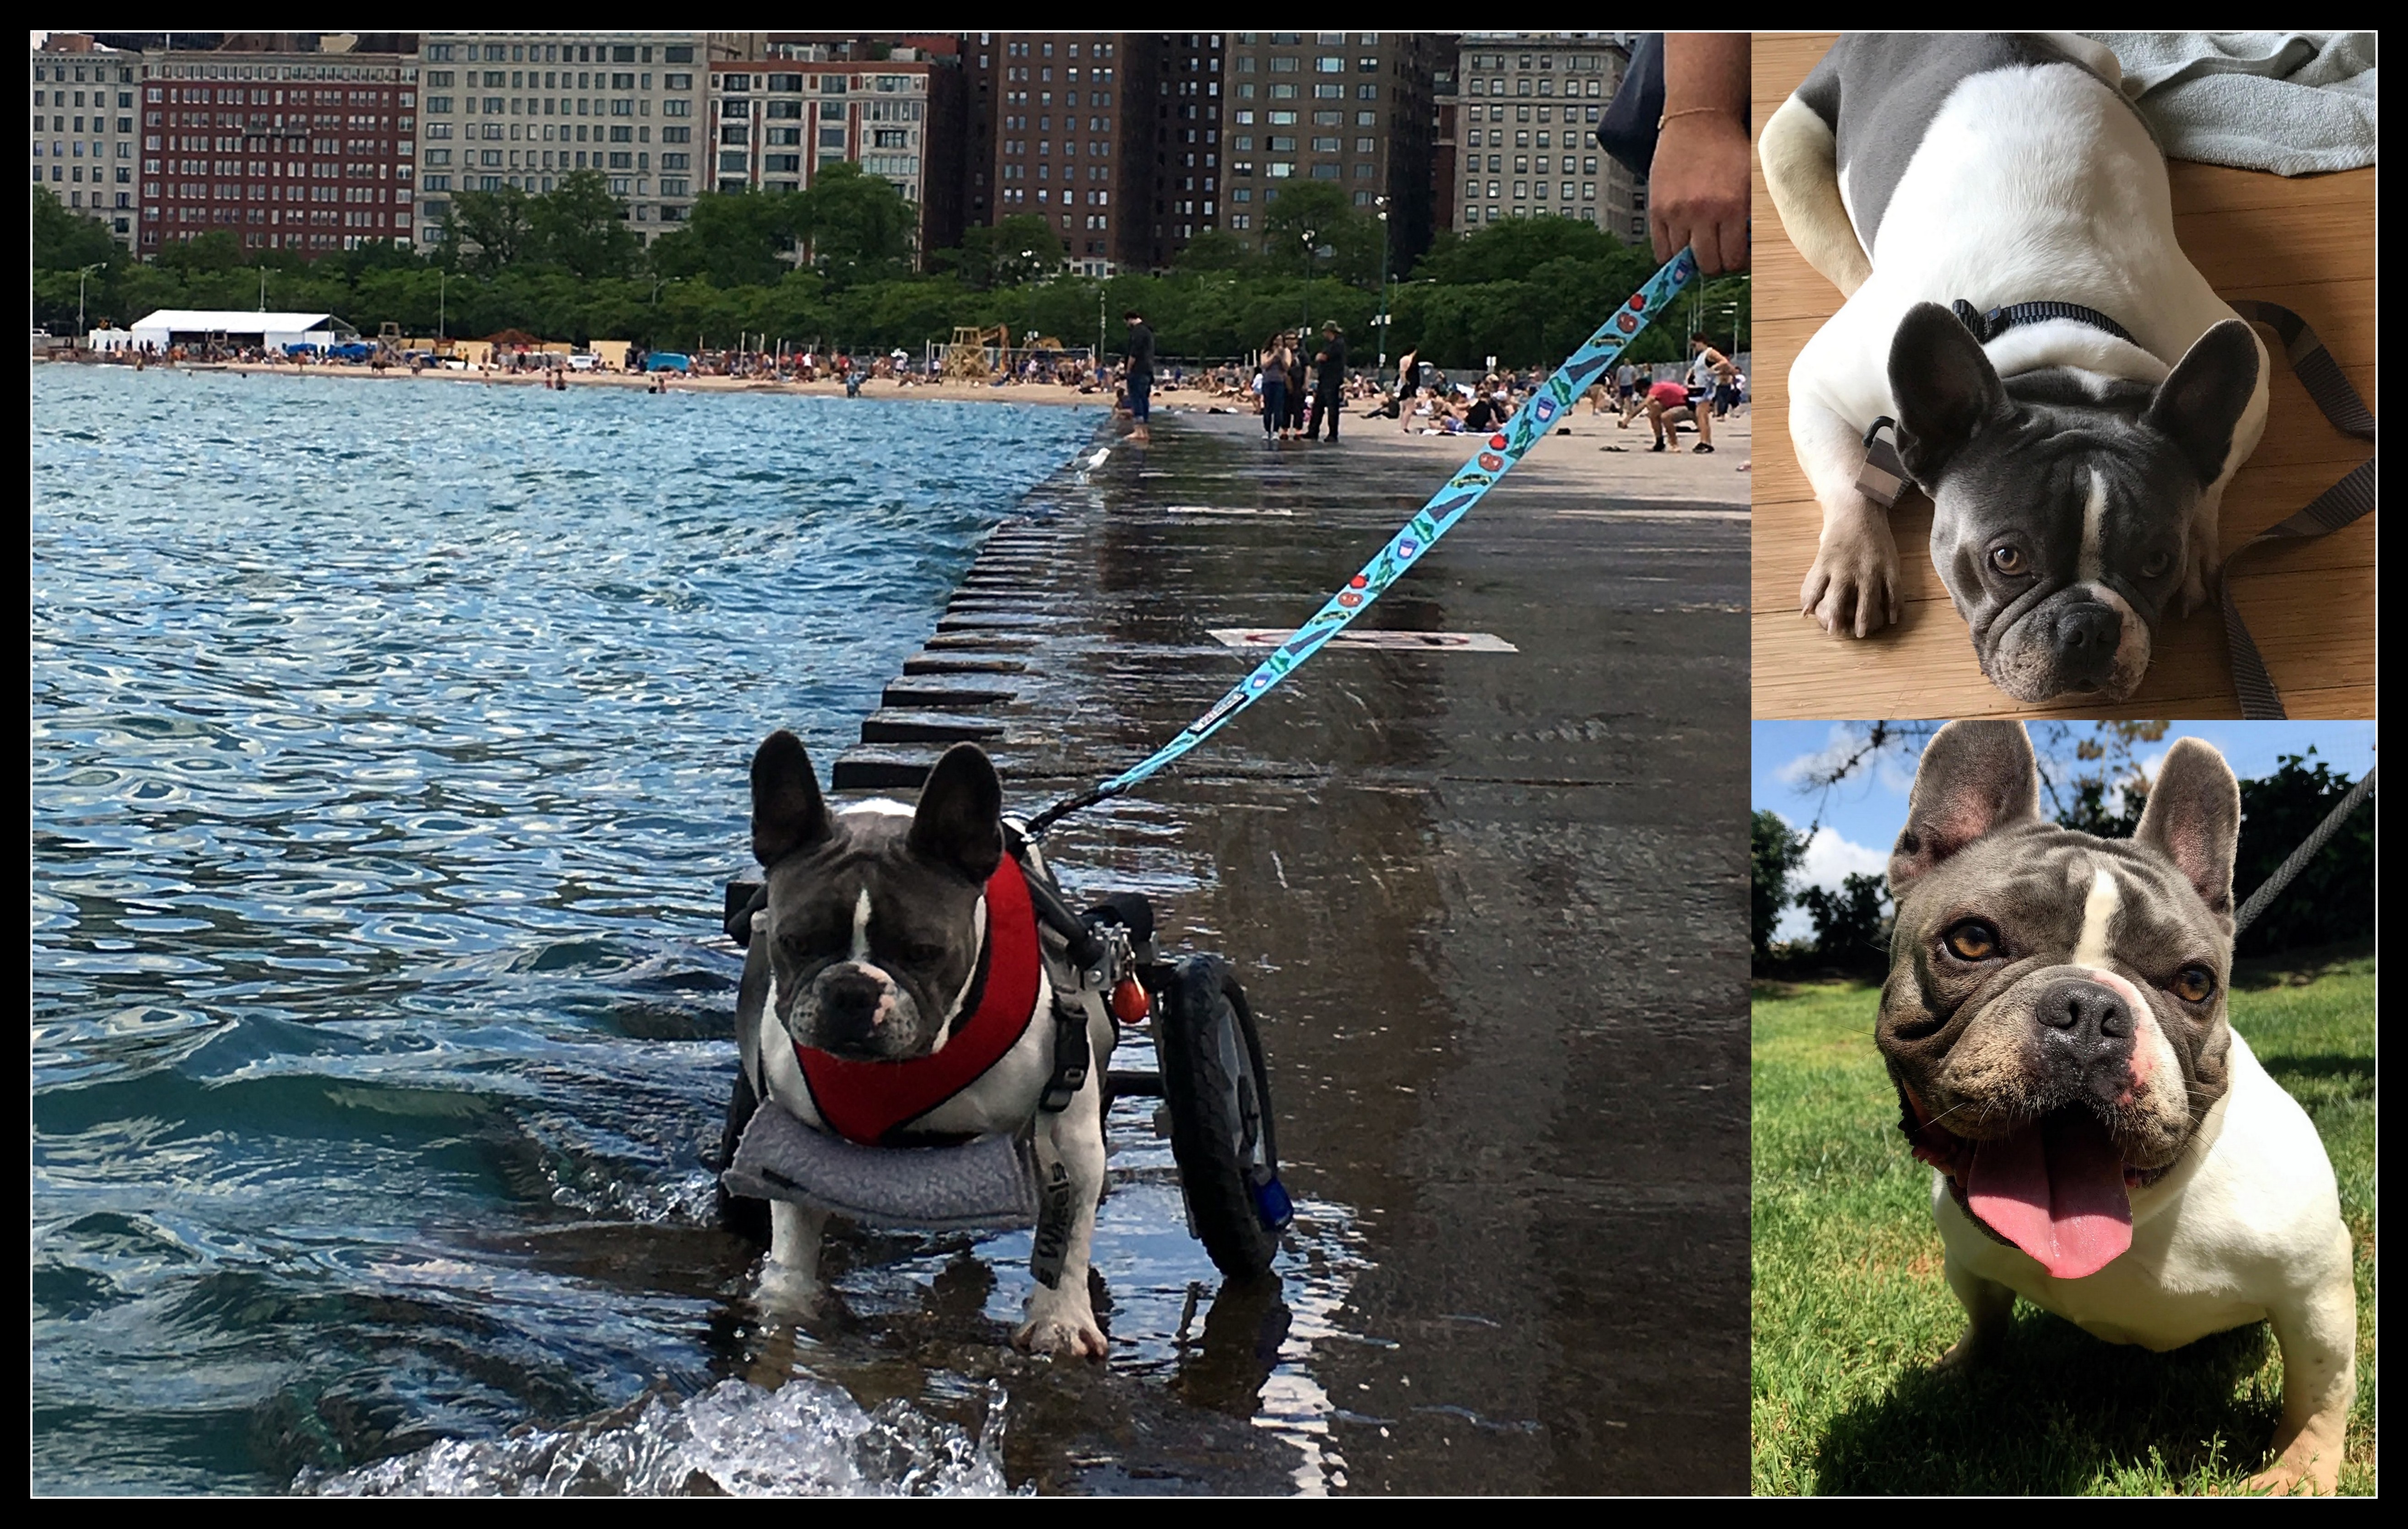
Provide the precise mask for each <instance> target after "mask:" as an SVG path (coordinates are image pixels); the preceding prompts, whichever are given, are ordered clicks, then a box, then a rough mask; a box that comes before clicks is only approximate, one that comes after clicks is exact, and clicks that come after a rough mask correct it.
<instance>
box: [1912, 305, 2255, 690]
mask: <svg viewBox="0 0 2408 1529" xmlns="http://www.w3.org/2000/svg"><path fill="white" fill-rule="evenodd" d="M1889 367H1890V388H1891V393H1892V396H1894V397H1895V398H1896V399H1897V400H1898V408H1899V456H1900V457H1901V459H1902V460H1903V461H1904V462H1905V464H1906V467H1907V471H1908V472H1909V473H1910V474H1912V475H1913V476H1914V479H1915V481H1916V482H1917V483H1918V484H1919V485H1921V487H1922V488H1923V490H1924V492H1925V493H1928V494H1929V495H1930V497H1931V503H1932V519H1931V561H1932V564H1933V565H1934V566H1935V567H1936V568H1937V569H1938V570H1939V573H1940V578H1941V581H1942V583H1943V584H1945V585H1946V586H1947V589H1948V593H1949V596H1950V598H1952V599H1953V600H1954V601H1955V602H1956V605H1957V613H1958V614H1959V615H1961V616H1963V617H1964V618H1965V621H1966V623H1967V624H1968V625H1969V626H1970V627H1971V629H1972V635H1973V651H1974V653H1975V655H1976V657H1978V658H1979V659H1980V661H1981V664H1982V672H1983V674H1984V675H1985V676H1986V677H1987V678H1988V679H1989V680H1990V682H1991V683H1992V684H1994V685H1996V686H1998V687H1999V688H2000V690H2002V691H2004V692H2006V693H2008V694H2009V695H2012V696H2014V698H2015V699H2017V700H2019V701H2030V702H2042V701H2048V700H2052V699H2054V698H2056V697H2058V696H2063V695H2075V696H2084V697H2097V698H2103V699H2107V700H2121V699H2123V698H2124V697H2126V696H2128V695H2129V694H2131V693H2132V692H2133V691H2134V690H2135V689H2136V688H2138V687H2139V685H2140V683H2141V677H2142V676H2143V674H2145V673H2146V672H2147V670H2148V666H2149V653H2150V647H2151V642H2152V638H2153V636H2154V634H2155V632H2156V628H2157V620H2158V618H2159V616H2160V615H2162V614H2163V612H2164V610H2165V607H2166V604H2167V602H2168V601H2169V600H2170V599H2171V597H2172V596H2173V594H2174V593H2176V592H2177V591H2179V590H2181V589H2182V588H2183V586H2184V582H2185V579H2186V577H2187V576H2188V575H2189V573H2190V571H2191V570H2190V565H2189V558H2190V552H2191V550H2190V547H2189V532H2190V524H2191V519H2192V515H2193V512H2194V511H2195V510H2196V509H2197V508H2198V506H2199V500H2200V493H2201V491H2203V490H2204V489H2205V488H2206V487H2207V485H2209V484H2211V483H2213V482H2214V481H2215V480H2216V479H2217V478H2219V477H2220V476H2221V475H2222V474H2223V471H2224V461H2225V457H2226V455H2227V453H2228V452H2229V450H2230V449H2231V444H2232V433H2233V428H2234V426H2235V425H2236V424H2237V423H2238V422H2239V421H2240V419H2241V415H2242V412H2243V410H2244V409H2245V408H2246V407H2248V404H2249V398H2250V394H2251V393H2252V391H2253V390H2254V389H2255V388H2256V386H2257V342H2256V340H2255V339H2254V338H2253V337H2252V336H2250V334H2249V327H2248V325H2246V324H2244V323H2243V322H2241V321H2239V320H2237V319H2236V320H2232V321H2230V322H2227V323H2223V324H2219V325H2217V326H2216V327H2215V328H2214V329H2211V330H2209V331H2208V332H2207V334H2206V335H2204V336H2201V337H2200V340H2199V341H2198V343H2196V344H2195V345H2193V346H2192V347H2191V350H2190V352H2189V354H2187V355H2186V356H2185V357H2184V358H2183V360H2182V362H2181V364H2179V365H2177V366H2176V367H2175V368H2174V370H2173V372H2172V374H2171V375H2170V376H2169V377H2168V378H2167V379H2166V380H2165V381H2164V382H2162V383H2159V384H2157V386H2155V387H2152V386H2150V385H2149V384H2147V383H2144V382H2135V381H2128V380H2119V379H2111V378H2104V377H2100V376H2098V375H2097V374H2093V373H2086V372H2080V371H2076V370H2073V369H2071V368H2070V367H2052V368H2046V369H2042V370H2040V371H2035V372H2028V373H2024V374H2022V375H2019V376H2017V377H2014V378H2011V379H2005V380H2001V379H2000V377H1999V375H1998V373H1997V372H1996V371H1995V370H1993V369H1992V367H1991V365H1990V361H1989V358H1988V356H1987V355H1986V354H1985V352H1984V351H1983V350H1982V348H1981V346H1980V345H1979V344H1978V343H1976V342H1975V340H1974V338H1973V336H1971V334H1970V333H1968V332H1967V330H1966V328H1965V326H1964V325H1963V324H1961V323H1959V322H1957V319H1956V317H1955V316H1954V315H1953V314H1951V313H1950V312H1949V311H1948V310H1947V309H1946V308H1943V307H1940V306H1939V305H1937V304H1933V303H1925V304H1922V305H1920V306H1918V307H1915V308H1914V309H1912V310H1911V311H1910V312H1909V313H1908V314H1907V317H1906V319H1905V320H1904V321H1903V322H1901V323H1900V324H1899V330H1898V335H1897V337H1896V339H1895V340H1894V341H1893V342H1892V345H1891V349H1890V363H1889Z"/></svg>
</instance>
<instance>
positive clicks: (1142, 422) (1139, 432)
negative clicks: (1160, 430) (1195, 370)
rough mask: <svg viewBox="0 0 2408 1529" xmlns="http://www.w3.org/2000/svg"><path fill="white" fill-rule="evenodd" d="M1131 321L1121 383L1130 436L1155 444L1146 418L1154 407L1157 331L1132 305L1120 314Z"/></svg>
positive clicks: (1129, 322) (1133, 439) (1140, 441)
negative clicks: (1155, 337) (1155, 340)
mask: <svg viewBox="0 0 2408 1529" xmlns="http://www.w3.org/2000/svg"><path fill="white" fill-rule="evenodd" d="M1121 318H1122V319H1123V320H1125V322H1127V324H1128V364H1127V366H1125V368H1124V369H1123V383H1122V386H1123V387H1124V388H1125V391H1126V393H1127V395H1128V411H1129V439H1130V440H1132V441H1135V442H1136V443H1137V444H1138V445H1140V446H1148V445H1151V444H1153V441H1154V436H1153V433H1152V432H1151V431H1149V430H1148V429H1147V428H1146V417H1147V415H1148V414H1149V413H1150V412H1151V410H1152V407H1153V394H1154V331H1153V329H1152V328H1150V327H1149V326H1148V325H1147V323H1146V322H1145V315H1144V314H1142V313H1140V312H1139V311H1138V310H1137V309H1135V308H1131V309H1129V310H1128V311H1127V312H1126V313H1124V314H1122V315H1121Z"/></svg>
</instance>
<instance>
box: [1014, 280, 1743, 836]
mask: <svg viewBox="0 0 2408 1529" xmlns="http://www.w3.org/2000/svg"><path fill="white" fill-rule="evenodd" d="M1697 274H1698V262H1697V257H1696V256H1695V255H1693V254H1691V253H1690V252H1689V251H1688V250H1682V251H1681V252H1680V253H1679V254H1677V255H1674V256H1673V257H1672V258H1671V259H1670V260H1669V261H1667V262H1665V263H1664V264H1663V266H1662V267H1661V268H1660V269H1658V270H1657V271H1656V274H1655V275H1654V276H1652V277H1649V278H1648V279H1647V282H1646V285H1644V286H1642V287H1641V288H1640V289H1639V290H1638V291H1637V292H1636V293H1632V294H1631V295H1630V297H1629V299H1628V300H1627V301H1626V302H1624V303H1623V304H1622V305H1621V306H1619V307H1616V308H1615V309H1614V311H1613V316H1612V317H1611V318H1609V319H1607V320H1606V322H1604V323H1602V324H1599V325H1598V329H1597V333H1595V334H1594V335H1591V336H1589V337H1588V339H1587V340H1586V341H1585V342H1584V344H1583V345H1582V346H1581V348H1580V349H1579V350H1574V351H1573V352H1572V353H1571V356H1570V359H1568V360H1567V361H1565V363H1564V364H1562V365H1561V366H1558V367H1557V368H1555V375H1553V376H1552V377H1549V378H1548V379H1546V381H1544V382H1542V383H1541V384H1540V385H1539V389H1538V391H1537V392H1536V393H1532V394H1531V395H1530V399H1529V401H1528V402H1527V403H1526V404H1524V405H1523V406H1522V408H1521V409H1520V411H1519V412H1517V413H1516V414H1515V415H1514V416H1513V419H1512V423H1510V424H1509V425H1508V426H1507V427H1506V428H1505V429H1504V430H1502V431H1500V432H1498V434H1496V435H1492V436H1489V437H1488V441H1487V445H1486V446H1485V448H1484V450H1481V451H1479V452H1478V453H1477V454H1475V455H1474V456H1473V457H1472V459H1471V460H1470V461H1469V462H1467V463H1465V464H1464V465H1463V470H1462V471H1460V472H1458V473H1456V474H1455V476H1454V477H1453V478H1450V479H1447V481H1446V485H1445V486H1444V487H1443V488H1441V489H1440V490H1439V491H1438V493H1434V494H1432V495H1431V496H1430V499H1429V502H1428V503H1427V504H1426V505H1424V506H1423V507H1422V508H1421V512H1420V513H1419V514H1417V515H1415V516H1414V517H1413V518H1412V520H1410V521H1408V522H1405V525H1404V528H1403V529H1402V530H1400V531H1398V533H1397V534H1396V535H1395V536H1391V537H1389V538H1388V544H1387V545H1386V546H1385V547H1383V548H1382V549H1381V550H1380V551H1379V554H1378V555H1377V556H1375V557H1373V558H1372V559H1371V561H1370V562H1369V563H1366V564H1363V569H1362V571H1361V572H1360V573H1357V574H1356V575H1355V577H1354V578H1353V579H1348V580H1347V581H1346V583H1345V584H1344V585H1342V586H1340V588H1339V589H1338V590H1337V592H1336V593H1332V594H1331V595H1330V596H1329V598H1328V599H1327V600H1326V601H1325V602H1323V604H1322V607H1321V608H1320V609H1319V610H1317V611H1315V612H1314V613H1313V614H1312V618H1311V619H1310V620H1308V621H1307V622H1305V623H1304V624H1303V625H1302V626H1299V627H1297V629H1296V631H1295V632H1294V633H1292V634H1291V635H1290V636H1288V638H1287V640H1286V641H1284V642H1283V643H1281V644H1280V645H1279V647H1277V648H1276V649H1274V650H1272V651H1271V654H1270V656H1269V658H1266V659H1264V660H1263V661H1262V663H1261V664H1257V665H1255V667H1254V673H1252V674H1250V675H1248V676H1246V678H1245V679H1241V680H1240V681H1239V682H1238V683H1237V684H1235V685H1232V686H1231V687H1229V691H1228V693H1227V694H1226V695H1224V696H1222V697H1221V698H1220V699H1219V700H1218V701H1215V702H1213V703H1212V705H1211V707H1209V708H1208V709H1206V711H1205V712H1204V714H1203V715H1202V716H1200V717H1198V718H1197V719H1196V720H1195V721H1194V722H1190V723H1188V724H1187V726H1186V727H1185V729H1183V731H1182V732H1181V733H1180V734H1179V736H1177V737H1174V738H1172V739H1171V740H1170V741H1169V742H1168V743H1166V744H1164V745H1163V746H1162V747H1161V748H1159V749H1157V750H1154V753H1153V754H1152V755H1150V756H1148V757H1147V758H1146V759H1145V760H1143V761H1142V762H1140V764H1137V765H1135V766H1134V767H1132V768H1130V769H1126V770H1124V771H1122V772H1121V773H1120V774H1118V775H1116V776H1114V777H1112V778H1111V779H1109V780H1107V781H1105V782H1103V783H1102V784H1101V785H1098V786H1094V787H1091V788H1090V789H1088V790H1086V791H1083V792H1081V793H1078V794H1077V795H1075V796H1068V797H1065V798H1063V799H1062V800H1061V801H1058V802H1056V803H1054V805H1053V806H1051V807H1047V808H1045V809H1044V810H1043V811H1041V812H1039V813H1038V814H1037V815H1036V816H1035V817H1033V818H1031V819H1029V820H1028V826H1027V829H1026V833H1027V835H1028V836H1029V837H1030V838H1039V837H1042V836H1043V835H1044V834H1045V832H1046V830H1047V829H1049V828H1051V827H1053V826H1054V824H1055V823H1057V822H1061V821H1062V820H1063V819H1064V818H1066V817H1068V816H1069V815H1070V814H1071V813H1073V812H1077V811H1079V810H1081V809H1082V808H1085V807H1093V806H1095V805H1096V804H1097V803H1098V802H1102V801H1108V800H1110V799H1111V798H1112V797H1114V796H1118V795H1120V794H1122V793H1125V792H1126V791H1128V790H1129V789H1130V788H1131V787H1133V786H1135V785H1137V784H1138V783H1139V782H1140V781H1142V780H1144V779H1146V778H1147V777H1149V776H1151V775H1153V774H1154V773H1155V772H1156V771H1159V770H1160V769H1162V768H1163V766H1165V765H1167V764H1169V763H1170V762H1171V761H1173V760H1175V759H1177V758H1179V757H1180V756H1181V755H1182V754H1184V753H1186V752H1187V751H1188V750H1191V749H1193V748H1195V747H1196V746H1197V744H1199V743H1202V742H1203V741H1204V740H1205V739H1206V738H1209V737H1211V736H1212V735H1213V734H1215V733H1217V732H1219V731H1220V730H1221V729H1222V728H1224V727H1226V726H1227V725H1228V723H1229V722H1230V721H1231V719H1233V718H1235V717H1236V716H1237V715H1238V713H1240V712H1241V711H1243V710H1245V709H1246V708H1247V707H1250V706H1253V705H1254V703H1255V702H1256V701H1259V700H1261V699H1262V698H1263V697H1264V696H1265V695H1268V694H1269V693H1270V692H1271V690H1272V688H1273V687H1274V686H1276V685H1278V684H1279V682H1280V681H1281V680H1283V679H1286V678H1287V677H1288V676H1289V675H1291V674H1293V673H1295V672H1296V670H1297V668H1298V667H1300V666H1301V665H1302V664H1303V663H1304V661H1305V660H1306V659H1308V658H1311V657H1312V655H1313V654H1314V653H1315V652H1318V651H1319V650H1321V649H1322V647H1323V646H1324V645H1326V643H1327V642H1328V641H1329V639H1330V638H1331V637H1334V636H1337V635H1338V634H1339V633H1340V632H1343V631H1344V630H1346V628H1347V627H1348V626H1349V625H1350V624H1352V623H1353V622H1354V620H1355V617H1357V616H1360V615H1361V614H1363V612H1365V611H1366V610H1369V608H1371V602H1372V601H1374V600H1377V599H1378V598H1379V597H1380V595H1381V594H1382V593H1383V592H1384V591H1385V590H1386V589H1387V588H1388V586H1389V585H1391V584H1393V583H1395V582H1396V581H1397V579H1398V578H1400V577H1402V575H1403V574H1404V572H1405V570H1406V569H1407V568H1408V567H1409V566H1411V565H1412V563H1413V562H1414V561H1415V560H1417V559H1418V558H1420V557H1421V555H1422V554H1423V553H1425V552H1426V551H1428V550H1430V548H1431V547H1433V546H1435V545H1436V544H1437V542H1438V539H1439V538H1440V537H1441V536H1445V535H1446V534H1447V532H1448V531H1450V530H1452V529H1453V528H1454V526H1455V522H1458V521H1460V520H1462V519H1463V517H1464V516H1465V514H1467V513H1468V512H1469V510H1470V508H1471V507H1472V506H1474V505H1476V504H1478V503H1479V502H1480V501H1481V500H1482V499H1483V498H1484V497H1485V496H1486V495H1487V493H1488V491H1489V490H1490V489H1493V488H1495V487H1496V486H1497V482H1498V479H1501V478H1503V477H1504V476H1505V475H1506V474H1507V473H1509V472H1511V471H1512V469H1513V465H1514V464H1516V463H1518V462H1520V461H1521V460H1522V457H1523V455H1524V454H1525V453H1526V452H1527V451H1528V450H1530V448H1531V447H1532V446H1533V445H1535V444H1537V443H1538V442H1539V441H1540V440H1541V439H1543V438H1545V436H1547V435H1548V434H1549V433H1550V431H1552V430H1553V428H1554V426H1555V421H1556V420H1557V419H1558V418H1560V417H1566V416H1569V415H1570V413H1571V407H1572V405H1573V403H1574V402H1576V401H1577V400H1578V399H1579V398H1580V396H1581V395H1582V394H1583V393H1585V392H1587V391H1588V389H1589V387H1590V385H1591V384H1592V383H1594V382H1595V381H1596V379H1598V378H1599V377H1600V376H1602V375H1604V373H1605V371H1606V369H1607V368H1608V367H1610V366H1612V365H1613V363H1614V361H1615V360H1616V359H1617V358H1619V357H1620V356H1621V354H1622V352H1623V351H1624V350H1625V349H1627V347H1628V346H1629V344H1630V342H1631V341H1632V340H1634V339H1636V338H1638V337H1639V335H1640V333H1641V331H1643V330H1644V329H1645V328H1646V327H1647V324H1648V322H1649V321H1650V320H1652V319H1654V318H1655V317H1656V314H1658V313H1660V312H1662V311H1663V310H1664V308H1665V307H1666V306H1667V305H1668V304H1670V302H1671V300H1672V299H1673V298H1674V297H1675V296H1677V295H1679V293H1680V292H1681V290H1682V289H1683V288H1684V287H1686V286H1687V285H1688V284H1689V282H1690V281H1691V280H1692V279H1695V277H1696V276H1697Z"/></svg>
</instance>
